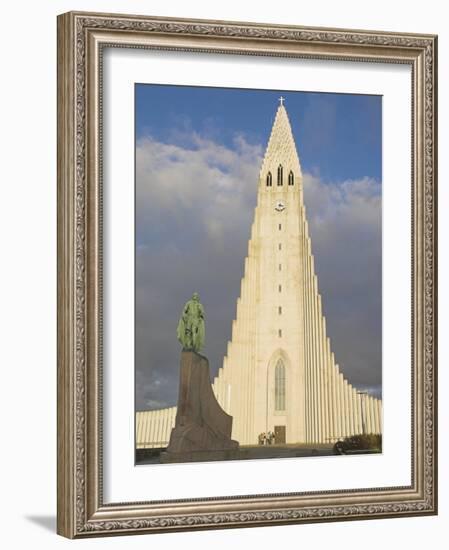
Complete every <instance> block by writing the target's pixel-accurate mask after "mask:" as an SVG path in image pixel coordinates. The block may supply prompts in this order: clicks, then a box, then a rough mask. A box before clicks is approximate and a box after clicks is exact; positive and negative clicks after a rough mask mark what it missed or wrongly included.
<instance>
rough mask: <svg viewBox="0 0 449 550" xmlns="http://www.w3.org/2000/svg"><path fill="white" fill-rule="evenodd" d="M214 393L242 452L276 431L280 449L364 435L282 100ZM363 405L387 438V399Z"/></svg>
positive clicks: (355, 393)
mask: <svg viewBox="0 0 449 550" xmlns="http://www.w3.org/2000/svg"><path fill="white" fill-rule="evenodd" d="M214 390H215V393H216V394H217V397H218V400H219V402H220V404H221V405H222V407H223V408H224V409H225V410H226V411H227V412H228V413H229V414H231V415H232V416H233V419H234V420H233V434H232V437H233V438H234V439H236V440H238V441H239V442H240V444H241V445H242V444H243V445H244V444H256V443H257V441H258V435H259V434H260V433H262V432H268V431H272V432H274V434H275V440H276V442H278V443H311V442H322V443H325V442H330V441H335V440H336V439H338V438H339V437H342V436H345V435H351V434H355V433H362V431H363V429H364V428H363V426H362V425H361V424H362V418H361V417H362V414H363V412H361V410H362V409H361V406H360V403H359V401H360V399H361V396H360V395H359V394H358V393H357V391H356V389H355V388H353V387H352V386H351V385H350V384H349V383H348V382H347V380H345V379H344V377H343V375H342V373H341V372H340V370H339V367H338V365H336V363H335V359H334V355H333V353H332V351H331V346H330V341H329V338H328V337H327V335H326V322H325V318H324V316H323V312H322V306H321V296H320V294H319V292H318V281H317V277H316V275H315V269H314V259H313V255H312V247H311V241H310V237H309V232H308V226H307V220H306V210H305V206H304V200H303V182H302V173H301V165H300V161H299V158H298V154H297V150H296V145H295V140H294V137H293V134H292V130H291V126H290V122H289V119H288V115H287V111H286V109H285V106H284V105H283V98H282V97H281V98H280V105H279V107H278V109H277V112H276V116H275V120H274V124H273V127H272V130H271V135H270V138H269V141H268V146H267V149H266V152H265V157H264V160H263V163H262V167H261V170H260V174H259V181H258V191H257V206H256V209H255V215H254V221H253V224H252V227H251V236H250V240H249V243H248V254H247V257H246V259H245V268H244V276H243V279H242V281H241V290H240V297H239V299H238V300H237V311H236V318H235V320H234V322H233V325H232V336H231V341H230V342H229V343H228V347H227V353H226V357H225V358H224V362H223V367H222V368H221V369H220V371H219V373H218V376H217V377H216V379H215V381H214ZM364 400H365V399H364ZM363 405H364V406H365V408H367V412H368V410H369V418H370V428H371V429H372V431H373V432H374V431H375V432H376V433H380V414H381V411H380V401H379V400H377V399H373V398H372V397H369V396H366V403H363ZM367 416H368V415H367ZM363 420H364V419H363ZM371 424H372V426H371Z"/></svg>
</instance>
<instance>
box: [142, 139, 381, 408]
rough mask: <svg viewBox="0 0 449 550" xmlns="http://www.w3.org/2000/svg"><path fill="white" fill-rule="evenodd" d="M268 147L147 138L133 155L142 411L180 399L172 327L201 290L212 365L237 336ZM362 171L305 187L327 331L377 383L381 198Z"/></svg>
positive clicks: (348, 369) (370, 382) (343, 355)
mask: <svg viewBox="0 0 449 550" xmlns="http://www.w3.org/2000/svg"><path fill="white" fill-rule="evenodd" d="M262 155H263V147H262V146H261V145H251V144H249V143H248V142H247V141H246V140H245V137H244V136H242V135H236V136H235V139H234V145H233V148H232V149H231V148H227V147H224V146H223V145H220V144H218V143H216V142H215V141H214V140H213V139H212V138H207V139H206V138H204V137H202V136H200V135H198V134H196V133H194V132H185V133H183V134H178V135H177V136H176V139H174V140H173V141H171V143H170V144H167V143H161V142H158V141H156V140H154V139H152V138H151V137H147V138H145V139H143V140H141V141H139V142H138V144H137V151H136V186H137V187H136V243H137V250H136V407H137V410H144V409H151V408H160V407H162V406H171V405H174V404H176V399H177V393H178V368H179V365H178V362H179V351H180V346H179V345H178V344H177V342H176V324H177V321H178V317H179V314H180V311H181V308H182V305H183V304H184V302H185V301H186V300H187V299H188V298H189V297H190V296H191V294H192V293H193V292H194V291H198V292H199V293H200V296H201V301H202V302H203V304H204V306H205V309H206V317H207V322H206V346H207V347H206V349H205V350H204V353H205V354H206V355H207V356H208V358H209V361H210V364H211V371H212V373H213V374H215V373H216V372H217V371H218V368H219V367H220V366H221V364H222V361H223V356H224V354H225V351H226V344H227V341H228V340H229V338H230V336H231V323H232V320H233V319H234V317H235V307H236V300H237V298H238V295H239V291H240V279H241V277H242V275H243V260H244V258H245V256H246V253H247V243H248V238H249V232H250V226H251V222H252V219H253V216H254V207H255V203H256V193H257V180H258V172H259V169H260V164H261V162H262ZM379 187H380V186H379V184H378V183H376V182H374V181H372V180H370V179H368V178H366V179H363V180H360V181H348V182H342V183H335V184H333V185H325V184H324V183H322V182H321V181H320V180H319V179H318V178H316V177H312V176H309V175H305V176H304V194H305V202H306V206H307V215H308V220H309V226H310V233H311V236H312V245H313V252H314V255H315V265H316V270H317V274H318V278H319V285H320V292H321V294H322V296H323V306H324V313H325V315H326V318H327V325H328V332H329V335H330V337H331V339H332V340H331V341H332V348H333V350H334V352H335V355H336V358H337V361H338V362H339V363H340V365H341V368H342V369H343V371H344V372H345V374H346V375H347V376H348V378H349V379H350V381H351V382H353V383H355V384H360V385H365V386H373V387H380V384H381V368H380V366H381V363H380V361H381V307H380V290H381V287H380V284H381V264H380V261H381V238H380V232H381V224H380V221H381V219H380V212H381V210H380V209H381V198H380V194H379Z"/></svg>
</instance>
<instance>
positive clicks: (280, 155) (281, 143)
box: [261, 96, 301, 177]
mask: <svg viewBox="0 0 449 550" xmlns="http://www.w3.org/2000/svg"><path fill="white" fill-rule="evenodd" d="M284 101H285V98H283V97H282V96H281V97H280V98H279V106H278V108H277V111H276V116H275V119H274V123H273V127H272V129H271V135H270V139H269V140H268V145H267V149H266V151H265V156H264V160H263V163H262V169H261V177H265V176H266V174H267V173H268V172H269V171H271V172H272V173H275V172H276V170H277V167H278V166H279V164H282V166H283V167H284V169H285V170H293V171H294V172H295V173H296V174H300V173H301V167H300V162H299V158H298V153H297V150H296V145H295V139H294V137H293V132H292V129H291V126H290V121H289V118H288V114H287V110H286V108H285V105H284Z"/></svg>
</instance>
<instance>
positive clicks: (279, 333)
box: [278, 328, 282, 338]
mask: <svg viewBox="0 0 449 550" xmlns="http://www.w3.org/2000/svg"><path fill="white" fill-rule="evenodd" d="M278 335H279V338H282V329H281V328H280V329H279V330H278Z"/></svg>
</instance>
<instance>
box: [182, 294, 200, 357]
mask: <svg viewBox="0 0 449 550" xmlns="http://www.w3.org/2000/svg"><path fill="white" fill-rule="evenodd" d="M176 332H177V335H178V340H179V341H180V342H181V344H182V347H183V349H184V350H191V351H195V352H197V351H200V349H201V348H202V347H203V346H204V335H205V327H204V308H203V306H202V304H201V302H200V297H199V295H198V294H197V293H196V292H195V293H194V294H193V296H192V298H191V299H190V300H189V301H188V302H186V304H185V306H184V308H183V310H182V314H181V318H180V319H179V323H178V328H177V331H176Z"/></svg>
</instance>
